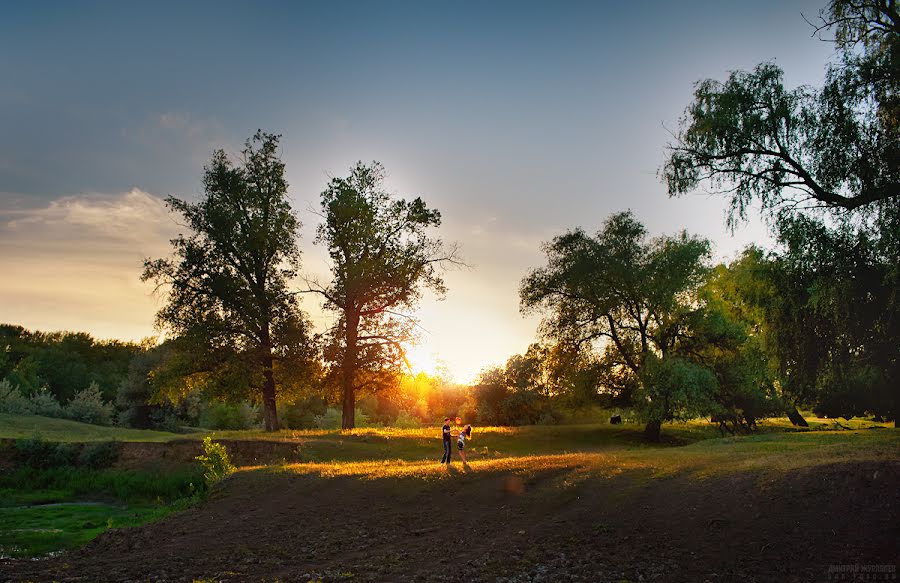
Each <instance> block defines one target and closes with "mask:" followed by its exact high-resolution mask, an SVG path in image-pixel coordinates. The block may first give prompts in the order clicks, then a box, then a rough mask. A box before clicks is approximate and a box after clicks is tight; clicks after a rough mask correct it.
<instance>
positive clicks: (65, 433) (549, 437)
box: [0, 413, 889, 458]
mask: <svg viewBox="0 0 900 583" xmlns="http://www.w3.org/2000/svg"><path fill="white" fill-rule="evenodd" d="M805 415H806V420H807V421H808V422H809V424H810V427H809V429H805V428H794V427H792V426H791V424H790V422H789V421H788V420H787V418H773V419H765V420H763V421H761V422H760V424H759V425H760V431H762V432H768V431H783V430H790V431H815V430H818V431H821V430H846V429H867V428H871V427H876V426H882V427H887V426H889V425H888V424H886V423H876V422H873V421H870V420H867V419H860V418H854V419H851V420H849V421H848V420H844V419H840V420H835V419H821V418H817V417H814V416H813V415H812V414H811V413H805ZM578 427H581V428H584V429H583V430H581V431H579V430H577V429H576V430H574V431H573V430H572V428H578ZM560 428H565V429H560ZM642 428H643V426H642V425H640V424H636V423H626V424H624V425H618V426H612V425H608V424H606V423H597V424H590V425H558V426H553V425H550V426H529V427H520V428H509V427H478V426H476V427H475V431H476V437H477V436H479V435H480V436H490V437H492V438H493V437H501V436H504V435H505V436H515V437H511V438H509V439H507V440H505V441H504V440H503V439H500V442H499V443H501V445H502V446H503V447H504V448H505V449H507V450H509V451H516V450H525V449H527V447H536V448H538V449H546V448H547V447H550V448H568V447H571V448H579V447H590V446H592V443H593V442H592V440H593V439H595V438H596V437H597V435H598V433H592V432H600V431H609V432H610V433H609V434H608V435H616V434H617V432H618V434H619V437H621V438H622V439H628V437H627V436H629V435H631V436H634V437H635V439H636V440H637V439H638V436H639V434H640V431H641V429H642ZM438 432H439V424H435V426H434V427H431V426H427V427H422V428H418V429H398V428H392V427H387V428H366V429H353V430H351V431H341V430H337V429H306V430H291V429H287V430H282V431H276V432H273V433H267V432H265V431H262V430H258V429H251V430H229V431H217V430H206V429H198V430H196V431H193V432H191V433H186V434H179V433H167V432H165V431H151V430H146V429H128V428H125V427H104V426H100V425H90V424H87V423H79V422H77V421H71V420H68V419H56V418H52V417H39V416H37V415H9V414H6V413H0V439H27V438H32V437H35V436H38V437H40V438H41V439H43V440H45V441H58V442H79V443H82V442H93V441H109V440H115V441H134V442H167V441H172V440H176V439H203V438H204V437H205V436H207V435H211V436H212V437H213V439H234V440H252V441H297V442H311V441H330V442H333V443H335V444H337V443H340V442H343V443H344V444H350V443H354V442H365V441H366V440H368V441H369V443H373V442H375V441H377V440H387V441H390V442H391V445H392V447H393V446H396V445H397V442H396V440H398V439H399V440H402V441H405V442H406V443H407V444H408V445H410V446H412V445H413V442H416V441H417V440H418V445H419V446H421V447H413V449H411V450H410V455H413V453H412V452H413V451H415V452H416V453H422V452H424V450H426V449H433V448H432V445H433V442H434V437H435V435H437V433H438ZM521 435H526V436H527V437H528V438H529V439H530V444H528V445H519V444H520V442H521V438H520V437H519V436H521ZM603 435H607V434H603ZM718 435H719V434H718V431H717V429H716V428H715V426H713V425H712V424H710V423H709V422H707V421H706V420H696V421H690V422H687V423H667V424H665V425H663V436H664V438H665V439H667V440H668V441H669V442H672V441H673V440H674V441H676V442H678V443H681V444H683V443H685V442H692V441H697V440H700V439H707V438H712V437H718ZM380 453H382V452H381V451H379V452H377V454H380ZM373 455H376V453H373ZM352 456H353V454H352V453H351V454H350V457H351V458H352Z"/></svg>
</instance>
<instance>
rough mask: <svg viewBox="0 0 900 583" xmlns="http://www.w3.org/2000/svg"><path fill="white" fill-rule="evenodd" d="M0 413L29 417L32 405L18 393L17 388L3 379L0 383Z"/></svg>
mask: <svg viewBox="0 0 900 583" xmlns="http://www.w3.org/2000/svg"><path fill="white" fill-rule="evenodd" d="M0 413H10V414H12V415H31V414H33V413H34V404H33V403H32V402H31V401H30V400H29V399H28V398H27V397H25V396H24V395H23V394H22V393H21V391H19V387H17V386H14V385H13V384H12V383H11V382H9V381H8V380H6V379H3V380H2V381H0Z"/></svg>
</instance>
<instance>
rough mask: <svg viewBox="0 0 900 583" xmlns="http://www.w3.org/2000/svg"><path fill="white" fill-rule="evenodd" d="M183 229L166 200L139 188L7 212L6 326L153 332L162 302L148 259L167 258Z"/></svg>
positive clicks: (1, 240)
mask: <svg viewBox="0 0 900 583" xmlns="http://www.w3.org/2000/svg"><path fill="white" fill-rule="evenodd" d="M4 198H5V199H6V197H4ZM10 199H11V197H10ZM10 199H6V200H10ZM7 204H8V203H7ZM178 231H179V228H178V225H177V224H176V223H175V222H174V221H173V220H172V217H171V216H170V214H169V213H168V212H167V210H166V207H165V205H164V203H163V201H162V200H161V199H160V198H159V197H157V196H155V195H153V194H150V193H147V192H144V191H141V190H138V189H133V190H131V191H128V192H122V193H118V194H85V195H78V196H67V197H63V198H60V199H57V200H54V201H52V202H50V203H49V204H47V205H46V206H43V207H40V208H23V207H17V206H10V207H7V208H0V248H2V249H3V254H2V255H0V273H3V274H4V285H3V286H2V288H0V321H6V322H13V323H19V324H23V325H25V326H28V327H32V328H40V329H45V330H46V329H51V330H58V329H77V330H84V329H87V330H89V331H91V332H93V333H94V334H97V335H98V336H101V337H116V338H123V339H126V338H128V339H138V338H141V337H143V336H146V335H149V334H151V333H152V331H153V330H152V323H153V314H154V312H155V311H156V308H157V303H156V300H155V299H154V298H153V297H152V294H151V291H152V287H151V286H150V285H148V284H144V283H142V282H141V281H140V273H141V270H142V262H143V260H144V258H146V257H159V256H163V255H166V254H167V253H168V252H169V245H168V240H169V239H170V238H172V237H173V236H174V235H175V234H177V232H178Z"/></svg>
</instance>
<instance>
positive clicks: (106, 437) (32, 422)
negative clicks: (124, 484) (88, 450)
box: [0, 413, 185, 442]
mask: <svg viewBox="0 0 900 583" xmlns="http://www.w3.org/2000/svg"><path fill="white" fill-rule="evenodd" d="M35 436H39V437H40V438H41V439H43V440H44V441H73V442H88V441H110V440H115V441H171V440H173V439H183V438H184V437H185V436H184V435H179V434H177V433H166V432H165V431H148V430H144V429H127V428H124V427H104V426H101V425H90V424H88V423H79V422H78V421H70V420H68V419H56V418H53V417H39V416H37V415H9V414H6V413H0V439H4V438H5V439H27V438H31V437H35Z"/></svg>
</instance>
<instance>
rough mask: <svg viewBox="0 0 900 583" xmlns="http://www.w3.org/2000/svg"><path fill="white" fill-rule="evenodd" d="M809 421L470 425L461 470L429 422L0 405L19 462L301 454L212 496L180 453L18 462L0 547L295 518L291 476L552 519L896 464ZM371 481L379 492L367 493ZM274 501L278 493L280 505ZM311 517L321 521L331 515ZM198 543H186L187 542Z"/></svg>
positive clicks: (847, 434)
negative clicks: (607, 503)
mask: <svg viewBox="0 0 900 583" xmlns="http://www.w3.org/2000/svg"><path fill="white" fill-rule="evenodd" d="M810 425H811V426H810V428H808V429H803V430H798V429H795V428H792V427H791V426H790V423H789V422H788V421H787V420H783V419H769V420H765V421H763V422H761V423H760V427H759V431H758V432H757V433H755V434H753V435H747V436H736V437H734V436H727V437H721V436H720V433H719V431H718V430H717V428H716V427H715V426H713V425H712V424H710V423H709V422H707V421H703V420H698V421H692V422H688V423H678V424H671V425H667V426H666V427H665V428H664V440H663V441H662V442H661V443H648V442H646V441H645V440H644V439H643V436H642V427H641V426H640V425H638V424H633V423H626V424H623V425H609V424H605V423H604V424H585V425H561V426H553V425H550V426H526V427H518V428H512V427H484V428H476V431H475V433H474V434H473V439H472V441H471V442H470V447H469V449H468V458H469V463H468V465H467V466H465V467H464V466H463V465H462V464H461V463H460V460H459V459H458V457H455V459H454V464H453V465H452V466H451V467H449V468H447V467H444V466H442V465H440V464H438V463H437V459H438V457H439V456H440V441H439V439H438V438H436V435H438V429H437V428H432V427H425V428H413V429H397V428H378V429H375V428H370V429H355V430H352V431H337V430H304V431H280V432H277V433H265V432H262V431H196V432H192V433H188V434H166V433H162V432H154V431H140V430H133V429H122V428H114V427H97V426H92V425H85V424H81V423H76V422H73V421H66V420H58V419H46V418H40V417H31V416H11V415H0V439H5V440H6V442H5V444H6V449H5V450H4V451H6V452H7V457H8V458H9V459H8V460H7V461H8V462H9V463H12V464H15V459H14V456H12V457H10V455H9V452H10V451H11V450H10V448H14V447H15V445H13V444H16V443H18V444H23V443H26V442H29V440H32V441H33V440H35V438H40V443H48V442H49V443H53V442H58V443H61V444H63V445H62V446H58V447H61V448H63V449H65V447H66V445H67V444H68V445H69V446H72V447H74V446H75V444H82V443H84V444H92V443H93V444H102V443H106V442H109V441H110V440H116V441H119V442H137V443H158V442H171V443H172V444H173V445H174V444H175V443H184V441H185V440H187V441H193V440H199V439H200V438H202V437H205V436H211V437H212V438H213V439H215V440H217V441H221V442H222V443H225V444H229V443H238V442H239V443H241V444H243V445H244V446H246V445H247V444H248V443H250V444H256V445H259V446H260V447H265V446H266V445H267V444H270V443H271V442H273V441H275V442H285V443H288V444H290V446H291V451H295V452H296V456H295V457H293V458H291V459H283V460H280V461H275V462H274V463H268V464H265V465H244V466H243V467H239V468H238V470H237V472H236V474H235V475H233V476H231V477H230V478H228V479H226V480H225V481H224V483H222V484H219V485H217V486H216V487H215V488H214V489H213V491H212V492H210V493H207V492H206V488H205V484H204V483H203V480H202V477H201V475H200V468H199V466H197V465H196V464H185V463H183V462H181V463H176V462H175V461H174V460H172V459H169V460H163V459H159V460H148V462H147V464H146V465H145V466H144V467H140V468H133V467H128V468H125V467H121V464H119V465H118V466H117V465H116V464H112V465H111V466H110V467H104V468H99V469H95V468H90V467H68V466H65V467H22V465H21V464H20V465H19V467H17V468H16V469H15V470H14V471H9V472H6V473H4V475H3V477H0V500H2V503H0V518H2V520H0V524H2V526H0V553H2V554H3V555H4V556H5V557H6V558H7V559H9V558H27V557H53V556H56V555H57V554H58V553H60V552H62V551H66V550H69V551H72V550H75V549H78V548H80V547H83V546H84V545H85V544H86V543H88V542H89V541H91V540H93V539H95V538H96V537H98V536H99V535H101V534H103V533H104V532H107V531H111V532H110V534H109V535H107V536H106V537H101V539H103V540H107V539H108V537H109V536H110V535H112V534H113V533H132V532H134V533H139V532H140V529H136V528H133V527H139V526H141V525H151V526H146V527H145V528H154V527H156V524H160V525H164V524H168V523H170V521H171V520H176V521H177V520H178V518H177V516H179V515H181V514H185V513H188V514H189V513H191V512H200V513H201V514H203V513H209V512H212V513H214V514H216V513H218V512H222V511H224V510H221V508H227V507H228V506H229V504H231V503H233V502H232V501H233V499H235V498H237V499H244V498H245V497H246V496H248V493H254V492H255V493H257V494H258V493H259V492H260V491H264V492H268V493H270V494H271V495H269V494H267V495H266V496H264V501H263V502H260V503H258V505H259V509H258V511H259V512H262V513H265V514H268V515H270V516H273V515H274V516H281V515H282V514H285V513H289V514H292V513H294V512H295V511H296V504H297V502H296V500H294V501H292V502H287V501H283V500H282V501H281V502H277V500H281V498H282V497H283V495H284V494H283V491H286V492H291V491H293V490H294V487H293V485H295V484H296V483H297V482H296V480H300V481H301V482H300V483H302V484H304V487H308V488H311V489H312V491H313V492H314V493H312V494H309V496H313V497H312V498H309V499H308V502H309V503H310V504H311V505H312V506H313V507H314V508H317V509H318V511H319V512H320V513H321V512H322V511H323V510H324V508H323V505H324V506H326V507H327V506H328V505H329V504H331V505H340V504H342V503H341V502H340V501H337V500H334V499H332V498H331V496H333V495H334V493H333V492H330V493H329V494H328V496H327V497H326V499H325V500H320V498H322V497H323V496H325V494H324V493H323V491H322V488H330V486H328V485H329V484H331V485H336V484H338V485H340V488H339V489H341V490H343V491H344V496H345V498H346V497H349V498H353V500H345V503H347V504H349V505H350V506H351V507H354V506H355V505H357V504H359V503H360V501H361V500H366V499H370V501H371V503H372V504H377V505H380V506H379V507H380V508H382V510H383V511H385V512H387V511H388V509H389V508H390V507H391V506H390V502H389V500H390V497H399V498H400V499H404V498H409V500H410V501H411V502H410V503H411V504H413V506H415V505H417V504H422V503H427V500H428V499H429V498H430V497H432V496H433V495H434V493H435V492H436V491H440V490H444V489H448V488H449V489H451V490H453V489H455V488H456V487H457V486H459V485H460V484H465V488H466V490H470V489H474V490H478V491H480V493H479V494H477V495H476V496H475V497H474V498H475V499H476V500H477V499H479V498H480V496H482V495H489V494H490V493H491V492H495V491H497V490H498V489H499V490H500V491H503V492H512V493H519V494H522V493H523V492H524V491H525V490H528V498H529V500H530V505H531V506H532V507H533V508H532V509H531V510H529V511H528V512H535V511H536V509H541V508H543V509H545V510H547V513H548V516H553V515H554V514H555V512H556V511H555V510H549V507H554V508H555V506H554V505H555V504H557V502H558V501H559V500H570V501H571V500H575V499H576V498H578V497H580V496H582V495H584V494H585V493H586V492H588V491H589V490H586V488H588V485H589V484H593V485H595V486H596V484H598V480H599V481H600V482H599V483H602V484H604V486H603V488H606V489H608V488H609V484H616V487H615V488H613V489H612V490H611V491H609V492H608V497H609V499H617V500H621V501H623V503H626V502H625V500H626V499H627V498H628V497H629V496H634V495H637V494H635V493H639V492H643V491H652V490H653V489H654V488H656V487H657V486H656V485H657V484H662V483H664V482H665V481H666V480H681V481H684V480H686V482H684V483H685V484H688V486H685V487H687V488H688V490H690V491H693V490H692V489H696V488H701V489H702V488H706V487H713V488H715V486H712V484H720V483H722V481H723V480H729V479H743V478H747V477H751V478H752V480H751V481H752V483H753V484H754V486H753V488H755V489H759V490H760V491H761V490H764V489H766V488H767V486H766V484H772V483H780V481H782V480H784V479H787V477H788V476H791V475H798V473H802V474H803V475H815V473H816V472H820V471H821V472H824V473H826V474H827V473H828V472H830V471H832V469H833V468H834V467H836V466H840V467H846V468H858V467H862V466H865V467H870V466H872V464H875V465H878V464H887V465H888V466H890V467H896V464H898V462H900V433H898V432H897V430H896V429H892V428H888V427H886V426H885V424H882V423H876V422H872V421H870V420H865V419H853V420H849V421H848V420H843V419H842V420H840V421H834V420H829V419H810ZM10 440H18V441H17V442H12V441H10ZM78 447H84V448H86V447H88V446H78ZM892 464H893V465H892ZM853 471H854V472H857V471H856V470H853ZM810 472H811V473H810ZM823 475H824V474H823ZM679 483H681V482H679ZM376 484H377V486H376ZM372 488H376V490H377V492H379V494H378V496H381V498H379V497H378V496H376V497H375V498H374V499H372V498H371V496H372V491H371V489H372ZM590 489H591V490H592V489H595V488H590ZM481 491H483V492H481ZM389 492H391V493H392V494H388V493H389ZM273 497H274V499H275V500H276V502H272V498H273ZM623 497H624V498H623ZM356 498H359V500H356ZM482 502H484V501H482ZM245 503H246V505H247V507H250V508H252V507H253V506H254V505H255V504H257V502H254V501H252V500H251V501H248V500H245ZM217 507H218V508H219V509H218V510H217ZM470 510H471V509H470V508H468V507H466V509H465V510H462V511H453V510H452V509H451V510H450V512H451V513H454V512H455V513H456V514H457V515H458V516H457V518H459V517H460V516H467V515H468V514H469V512H470ZM482 511H485V512H488V513H492V512H494V511H496V508H495V507H494V506H492V505H491V504H488V506H487V507H486V508H482ZM597 511H598V510H597V509H591V510H585V512H597ZM317 516H318V515H317ZM167 517H168V518H167ZM195 519H196V517H195ZM201 520H202V519H201ZM210 520H212V521H216V520H218V519H213V518H211V519H210ZM306 520H307V521H308V522H315V523H317V524H320V526H321V525H322V524H323V518H322V516H318V518H317V517H316V516H311V517H309V518H307V519H306ZM535 520H544V518H541V517H536V518H535ZM160 521H161V522H160ZM299 524H300V523H298V527H299ZM161 528H165V527H164V526H161ZM323 528H324V526H323ZM423 528H426V529H427V528H430V527H427V526H425V527H423ZM428 532H430V531H428ZM117 536H118V535H117ZM126 536H127V535H126ZM248 536H250V535H249V534H248ZM114 538H115V537H114ZM238 538H241V537H240V536H239V537H238ZM98 542H100V541H98ZM190 548H191V544H187V545H186V546H185V549H190ZM90 549H91V545H88V547H86V549H85V550H84V551H79V552H80V553H82V554H81V555H79V556H88V555H84V554H83V553H89V552H90ZM185 552H188V551H187V550H185ZM326 562H327V561H326ZM45 563H46V564H47V565H50V564H52V561H50V562H45V561H41V562H40V564H45ZM15 564H19V563H15ZM19 565H21V564H19ZM204 573H205V572H204ZM206 574H208V573H206ZM320 575H321V576H322V577H324V579H326V580H327V579H328V578H329V577H331V578H334V577H333V575H334V573H331V575H328V573H326V572H325V571H322V572H321V573H320Z"/></svg>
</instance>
